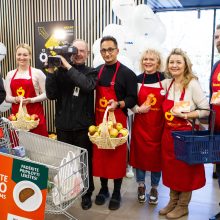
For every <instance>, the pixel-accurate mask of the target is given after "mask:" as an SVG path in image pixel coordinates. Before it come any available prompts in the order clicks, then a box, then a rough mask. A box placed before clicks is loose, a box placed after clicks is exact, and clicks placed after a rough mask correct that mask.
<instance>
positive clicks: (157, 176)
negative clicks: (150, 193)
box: [136, 169, 161, 186]
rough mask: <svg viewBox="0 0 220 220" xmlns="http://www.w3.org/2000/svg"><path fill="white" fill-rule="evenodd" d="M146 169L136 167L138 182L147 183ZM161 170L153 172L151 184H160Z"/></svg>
mask: <svg viewBox="0 0 220 220" xmlns="http://www.w3.org/2000/svg"><path fill="white" fill-rule="evenodd" d="M145 173H146V171H144V170H140V169H136V181H137V183H145ZM160 177H161V172H151V186H158V185H159V182H160Z"/></svg>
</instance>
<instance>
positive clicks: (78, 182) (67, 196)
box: [52, 151, 84, 205]
mask: <svg viewBox="0 0 220 220" xmlns="http://www.w3.org/2000/svg"><path fill="white" fill-rule="evenodd" d="M79 166H80V158H75V154H74V153H73V152H72V151H69V152H68V154H67V157H66V158H63V160H62V161H61V164H60V169H59V171H58V173H57V175H56V176H55V177H54V184H55V187H54V188H53V189H52V197H53V202H54V204H55V205H60V204H62V203H64V202H67V201H69V200H71V199H74V198H75V197H76V196H78V195H79V194H80V193H81V191H82V190H83V188H84V184H83V180H82V177H81V174H80V172H79V171H80V169H79Z"/></svg>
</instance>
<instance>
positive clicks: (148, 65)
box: [141, 52, 159, 74]
mask: <svg viewBox="0 0 220 220" xmlns="http://www.w3.org/2000/svg"><path fill="white" fill-rule="evenodd" d="M141 65H142V69H143V70H144V72H145V73H149V74H153V73H155V72H156V71H157V70H158V68H159V59H158V57H157V55H156V54H154V53H150V52H149V53H146V54H145V55H144V56H143V59H142V63H141Z"/></svg>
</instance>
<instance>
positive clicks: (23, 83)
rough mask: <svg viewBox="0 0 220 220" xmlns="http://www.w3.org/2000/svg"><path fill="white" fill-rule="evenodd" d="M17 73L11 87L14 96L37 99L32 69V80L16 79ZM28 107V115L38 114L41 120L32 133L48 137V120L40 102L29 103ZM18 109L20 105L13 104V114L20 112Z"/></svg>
mask: <svg viewBox="0 0 220 220" xmlns="http://www.w3.org/2000/svg"><path fill="white" fill-rule="evenodd" d="M17 72H18V70H16V71H15V74H14V76H13V77H12V79H11V85H10V86H11V91H12V96H23V97H25V98H33V97H36V92H35V89H34V85H33V82H32V74H31V67H29V75H30V79H15V76H16V74H17ZM26 107H27V112H28V114H30V115H32V114H37V115H38V117H39V119H40V122H39V125H38V126H37V127H36V128H34V129H32V130H30V132H32V133H35V134H40V135H43V136H46V137H48V133H47V126H46V120H45V117H44V110H43V106H42V105H41V103H40V102H36V103H29V104H27V105H26ZM18 108H19V104H15V103H12V110H11V112H12V114H16V113H17V112H18Z"/></svg>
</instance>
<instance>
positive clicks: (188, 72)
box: [165, 48, 198, 88]
mask: <svg viewBox="0 0 220 220" xmlns="http://www.w3.org/2000/svg"><path fill="white" fill-rule="evenodd" d="M172 55H180V56H182V57H183V60H184V62H185V69H184V78H183V82H182V85H183V88H186V87H187V86H188V84H189V82H190V81H191V80H192V79H196V80H198V77H197V76H195V74H194V73H193V71H192V63H191V61H190V59H189V57H188V55H187V54H186V53H185V52H184V51H183V50H182V49H180V48H175V49H173V50H172V51H171V53H170V54H169V56H168V57H167V61H166V70H165V72H166V75H167V76H168V77H169V78H172V75H171V73H169V70H168V64H169V61H170V57H171V56H172Z"/></svg>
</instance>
